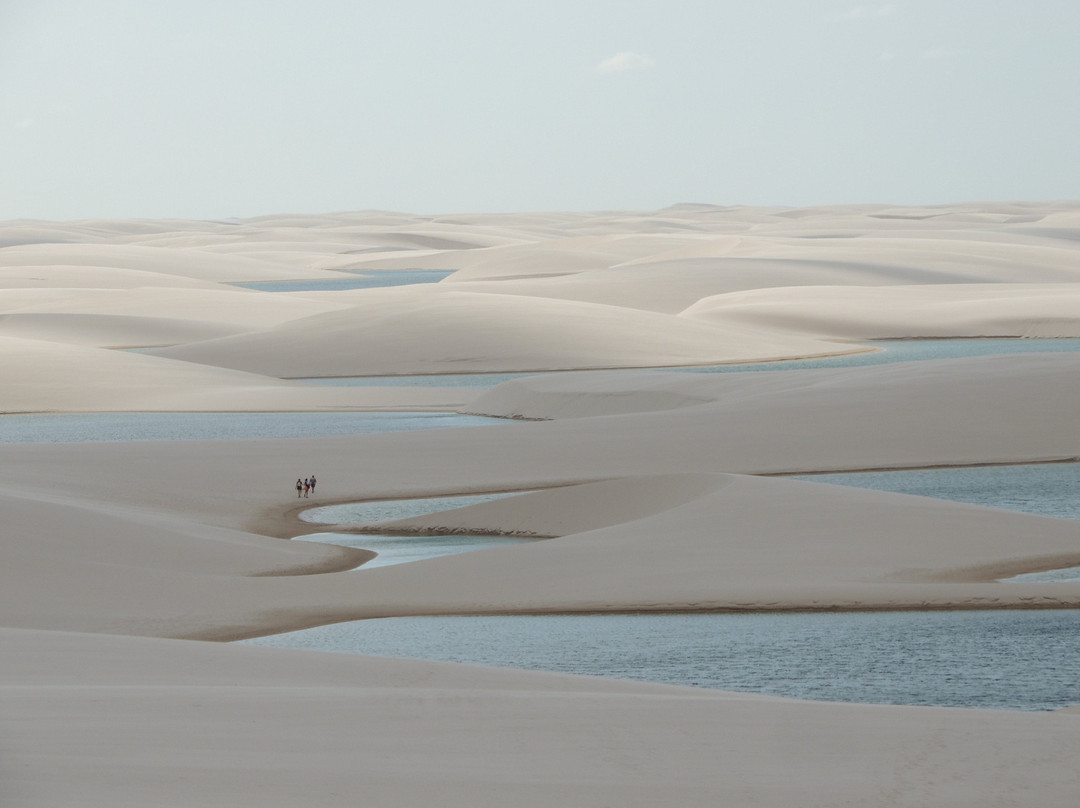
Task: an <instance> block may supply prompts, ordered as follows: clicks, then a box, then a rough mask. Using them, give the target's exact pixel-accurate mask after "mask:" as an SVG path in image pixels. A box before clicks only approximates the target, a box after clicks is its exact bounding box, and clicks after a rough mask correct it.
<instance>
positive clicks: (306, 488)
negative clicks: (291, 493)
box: [304, 477, 311, 497]
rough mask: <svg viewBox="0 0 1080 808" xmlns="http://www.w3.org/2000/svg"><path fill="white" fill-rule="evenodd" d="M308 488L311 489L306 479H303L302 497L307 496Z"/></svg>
mask: <svg viewBox="0 0 1080 808" xmlns="http://www.w3.org/2000/svg"><path fill="white" fill-rule="evenodd" d="M310 488H311V484H310V483H309V482H308V481H307V478H306V477H305V478H304V496H305V497H306V496H307V495H308V489H310Z"/></svg>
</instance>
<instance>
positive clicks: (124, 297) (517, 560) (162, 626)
mask: <svg viewBox="0 0 1080 808" xmlns="http://www.w3.org/2000/svg"><path fill="white" fill-rule="evenodd" d="M1078 233H1080V206H1076V205H1070V204H1066V203H1060V204H1056V205H1034V204H1031V205H1009V204H1001V205H981V206H980V205H969V206H952V207H941V208H934V209H889V208H883V207H880V206H857V207H856V206H853V207H848V208H829V209H816V210H805V211H792V210H783V209H776V210H762V209H744V208H737V209H722V208H711V207H708V206H680V207H676V208H672V209H668V210H665V211H659V212H656V213H652V214H631V213H626V214H605V215H602V216H599V215H585V214H547V215H536V216H518V217H513V216H502V217H499V216H494V217H485V216H459V217H452V218H451V217H447V218H440V217H412V216H406V215H402V214H356V215H341V216H336V217H276V218H275V217H264V218H262V219H259V220H250V221H247V222H238V223H237V222H234V223H212V222H82V223H63V224H56V223H44V222H21V223H12V224H10V225H8V226H0V244H5V245H8V246H6V247H4V248H3V249H0V372H2V375H0V378H2V379H3V384H2V385H0V411H3V412H85V411H110V410H113V411H116V410H122V411H136V410H159V411H160V410H164V411H168V410H195V411H198V410H232V411H243V410H266V411H274V410H330V409H336V410H345V409H428V410H440V409H441V410H462V411H468V412H474V413H483V414H488V415H494V416H499V417H503V418H516V419H544V420H540V421H535V422H508V423H503V424H500V425H497V426H492V427H484V428H478V429H455V430H438V431H431V432H417V433H399V434H392V435H367V436H364V435H356V436H345V437H333V438H294V439H262V440H248V441H183V442H132V443H103V444H39V445H2V444H0V459H2V460H3V462H2V463H0V519H2V522H0V524H2V531H3V532H2V543H0V554H2V558H0V562H2V563H0V642H2V643H3V647H4V654H3V663H2V664H3V668H2V670H0V678H2V680H3V684H4V687H3V688H2V693H0V695H2V697H3V698H4V699H5V706H4V708H3V709H4V714H5V717H7V718H8V720H7V721H5V722H4V724H3V729H2V730H0V732H2V735H0V761H2V763H0V766H2V767H3V769H2V772H0V774H2V783H3V785H2V786H0V789H2V791H0V796H2V797H3V798H4V800H3V801H4V804H5V805H7V804H11V805H27V806H30V805H33V806H41V805H49V806H53V805H79V806H84V805H90V806H95V805H109V806H114V805H146V804H161V805H189V804H222V805H248V804H250V805H296V804H305V805H339V804H340V805H347V804H350V805H351V804H356V802H357V799H358V798H360V797H358V795H362V797H363V800H366V802H367V803H368V804H378V805H415V804H416V803H417V802H419V801H420V800H425V801H427V802H432V803H435V804H440V805H477V804H503V803H507V802H514V803H515V804H525V805H552V804H565V805H606V804H620V805H655V804H657V803H660V802H663V803H665V804H678V805H717V804H741V805H766V806H770V805H776V806H780V805H784V806H788V805H792V804H799V805H832V804H837V803H852V804H888V805H927V804H932V805H957V806H967V805H972V804H979V803H982V802H987V803H991V804H992V803H993V801H995V800H996V801H997V802H998V803H1000V804H1009V805H1030V804H1039V805H1062V806H1065V805H1070V806H1071V805H1074V804H1075V798H1076V794H1077V793H1080V779H1078V778H1077V775H1076V774H1075V773H1074V771H1073V767H1072V765H1071V761H1072V760H1073V759H1074V758H1075V756H1076V753H1077V752H1078V751H1080V724H1078V723H1077V718H1076V715H1075V714H1072V713H1065V712H1063V713H1060V714H1054V715H1050V714H1039V715H1019V714H1010V713H1000V712H984V711H973V710H940V709H916V708H898V707H876V706H870V705H835V704H808V703H800V702H794V701H785V700H780V699H769V698H760V697H754V696H745V695H735V694H724V693H717V692H704V691H700V690H685V689H680V688H668V687H663V686H648V685H638V684H629V683H619V682H609V681H596V680H587V679H579V678H574V677H561V676H553V675H546V674H532V673H519V672H507V671H490V670H480V669H475V668H469V667H464V666H450V665H437V664H434V663H424V662H415V661H412V662H405V661H387V660H373V659H364V658H344V657H337V656H323V655H312V654H305V653H289V652H283V651H273V650H267V649H252V648H243V647H235V646H223V645H218V644H213V643H206V642H192V641H189V640H179V639H164V638H201V639H227V638H231V637H238V636H246V635H251V634H258V633H265V632H269V631H275V630H282V629H285V628H291V627H297V626H302V625H314V624H317V623H324V622H329V621H334V620H344V619H352V618H357V617H378V616H385V615H397V614H420V613H423V614H434V613H452V612H514V611H526V612H534V611H572V610H590V611H592V610H638V609H753V610H760V609H792V608H800V609H805V608H817V609H821V608H830V609H831V608H957V607H965V608H986V607H995V606H1008V607H1027V608H1030V607H1048V606H1067V607H1076V606H1080V585H1078V584H1053V585H1048V584H1039V585H1033V584H1027V585H1015V584H1002V583H997V582H996V579H997V578H999V577H1001V576H1003V575H1007V574H1012V573H1015V572H1021V571H1028V570H1034V569H1047V568H1053V567H1059V566H1066V565H1072V564H1080V534H1078V531H1077V528H1076V525H1075V524H1074V523H1073V522H1069V521H1063V520H1054V519H1047V518H1043V517H1035V516H1028V515H1023V514H1014V513H1004V512H1001V511H996V510H993V509H987V508H979V507H975V506H967V505H959V504H955V503H948V502H942V501H936V500H933V501H929V500H925V499H921V498H914V497H904V496H899V495H892V494H884V493H879V492H871V491H857V490H851V489H844V488H839V487H836V486H828V485H820V484H815V483H810V482H802V481H793V480H786V479H779V478H775V477H761V476H748V475H760V474H773V475H775V474H784V473H791V472H807V471H821V470H837V469H865V468H888V467H918V466H927V465H953V464H979V463H1001V462H1032V461H1062V460H1076V459H1077V458H1078V457H1080V428H1078V427H1077V424H1078V423H1080V419H1078V418H1077V416H1078V415H1080V408H1078V405H1077V403H1076V402H1077V401H1080V359H1077V358H1076V356H1077V355H1075V354H1061V355H1039V356H1009V357H986V358H973V359H957V360H945V361H939V362H918V363H908V364H898V365H890V366H880V367H874V368H859V369H848V370H831V371H806V372H791V371H789V372H785V373H760V374H739V375H714V376H700V375H683V374H676V373H661V372H655V371H651V372H646V371H620V372H619V373H618V374H611V373H608V372H604V371H596V372H590V373H572V374H571V373H568V374H552V375H549V376H544V377H538V378H534V379H524V380H521V381H516V382H509V383H507V384H504V385H502V386H500V387H499V388H497V389H495V390H493V391H491V392H488V393H477V392H476V391H472V390H468V389H463V388H422V389H410V388H407V387H390V386H385V387H376V388H326V387H317V386H313V385H305V384H302V383H299V382H295V381H289V379H293V378H297V377H306V376H338V375H350V374H364V373H369V374H370V373H375V374H378V373H414V372H444V373H453V372H461V371H464V370H472V371H476V370H532V369H545V370H571V369H581V368H605V367H621V366H637V367H645V366H662V365H673V364H701V363H711V362H725V361H732V362H734V361H747V360H760V359H779V358H784V357H798V356H809V355H821V354H830V353H833V354H836V353H847V352H852V351H861V350H866V349H865V348H864V347H862V346H858V345H854V344H852V343H851V342H845V340H848V341H850V340H862V339H868V338H882V337H888V338H902V337H919V336H951V337H959V336H1013V337H1025V336H1027V337H1032V336H1039V337H1075V336H1077V335H1078V334H1080V261H1078V260H1077V259H1078V257H1080V251H1078V249H1077V246H1076V245H1077V244H1080V239H1078V238H1077V235H1078ZM402 267H404V268H417V267H421V268H432V269H444V270H454V271H455V274H453V275H452V276H450V277H449V278H447V279H446V280H445V281H443V282H442V283H440V284H437V285H433V286H419V287H405V288H397V289H375V290H356V291H347V292H289V293H278V294H270V293H263V292H255V291H251V290H247V289H239V288H236V287H233V286H229V285H228V284H230V283H235V282H243V281H253V280H286V279H301V278H307V279H327V278H339V277H341V274H340V272H339V271H335V270H343V269H349V270H363V271H370V272H381V271H385V270H392V269H394V268H402ZM130 347H145V348H150V349H152V350H151V352H150V354H149V355H148V354H147V353H129V352H123V351H118V350H116V349H117V348H130ZM2 429H3V419H2V418H0V430H2ZM0 436H2V432H0ZM312 471H314V472H316V473H318V475H319V477H320V484H319V490H318V497H317V500H313V501H312V500H309V501H306V502H305V504H307V505H314V504H326V503H327V502H331V501H352V500H357V499H375V498H381V497H405V496H423V495H430V494H443V493H464V492H472V491H488V490H523V491H524V490H530V491H534V492H535V493H529V494H526V495H524V496H522V497H519V498H515V499H510V500H502V501H499V502H493V503H488V504H486V505H481V506H475V507H472V508H466V509H462V510H460V511H456V512H449V513H446V514H441V515H436V516H432V517H423V518H416V519H411V520H404V521H402V522H399V523H396V524H394V525H392V527H394V528H395V529H399V530H431V529H436V530H448V531H463V530H478V531H479V530H495V531H502V532H513V533H520V534H527V535H536V536H551V537H558V538H552V539H548V540H545V541H540V542H537V543H534V544H530V545H528V546H518V547H512V548H500V549H497V550H490V551H485V552H483V553H479V554H472V555H469V556H459V557H454V558H445V559H437V560H433V561H429V562H422V563H418V564H413V565H403V566H399V567H388V568H378V569H371V570H360V571H356V572H347V571H344V570H346V569H348V568H349V567H352V566H354V565H356V564H358V563H360V562H362V561H363V560H364V558H365V555H364V554H363V553H360V552H357V551H348V550H344V549H342V548H334V547H329V546H325V545H318V544H312V543H304V542H295V543H293V542H283V541H281V537H289V536H293V535H296V534H297V533H300V532H306V531H310V530H312V529H313V527H312V526H310V525H306V524H305V523H302V522H299V521H298V520H297V519H296V518H295V510H296V507H297V506H296V500H295V497H294V496H293V494H292V492H291V482H292V480H294V479H295V478H296V477H297V476H300V475H304V474H307V473H310V472H312ZM118 635H129V636H126V637H122V636H118ZM135 635H140V636H135ZM363 800H362V801H363Z"/></svg>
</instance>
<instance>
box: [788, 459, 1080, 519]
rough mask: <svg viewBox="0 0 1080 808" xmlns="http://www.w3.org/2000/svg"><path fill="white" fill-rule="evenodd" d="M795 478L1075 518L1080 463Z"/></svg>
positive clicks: (1079, 503)
mask: <svg viewBox="0 0 1080 808" xmlns="http://www.w3.org/2000/svg"><path fill="white" fill-rule="evenodd" d="M796 479H802V480H811V481H813V482H819V483H833V484H835V485H850V486H854V487H856V488H872V489H875V490H877V491H895V492H897V493H900V494H914V495H916V496H921V497H935V498H937V499H948V500H952V501H953V502H968V503H971V504H973V505H988V506H990V507H992V508H1004V509H1005V510H1010V511H1021V512H1023V513H1034V514H1038V515H1040V516H1053V517H1056V518H1058V519H1080V463H1032V464H1021V465H1010V466H966V467H963V468H947V469H918V470H911V471H871V472H859V473H855V474H803V475H798V476H797V477H796Z"/></svg>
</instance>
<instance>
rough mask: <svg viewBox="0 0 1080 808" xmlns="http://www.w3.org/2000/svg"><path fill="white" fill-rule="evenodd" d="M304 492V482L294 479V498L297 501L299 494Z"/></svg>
mask: <svg viewBox="0 0 1080 808" xmlns="http://www.w3.org/2000/svg"><path fill="white" fill-rule="evenodd" d="M303 490H304V482H303V480H301V479H300V478H299V477H297V478H296V496H297V498H298V499H299V497H300V492H301V491H303Z"/></svg>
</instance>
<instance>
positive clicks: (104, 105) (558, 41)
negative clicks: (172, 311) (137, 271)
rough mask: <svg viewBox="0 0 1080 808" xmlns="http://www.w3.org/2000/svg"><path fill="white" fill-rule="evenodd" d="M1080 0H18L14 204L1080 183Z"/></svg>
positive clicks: (454, 204) (1, 95) (2, 100)
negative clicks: (887, 0) (1079, 145)
mask: <svg viewBox="0 0 1080 808" xmlns="http://www.w3.org/2000/svg"><path fill="white" fill-rule="evenodd" d="M1078 43H1080V0H893V2H878V1H877V0H865V2H863V0H657V1H655V2H654V0H614V1H609V0H543V1H542V2H541V0H379V2H374V1H373V0H371V1H369V0H182V1H181V0H0V155H2V160H0V219H3V220H7V219H19V218H38V219H53V220H67V219H80V218H98V217H117V218H129V217H138V218H172V217H179V218H199V219H208V218H225V217H249V216H257V215H263V214H272V213H325V212H331V211H347V210H366V209H380V210H398V211H404V212H411V213H418V214H425V213H426V214H439V213H464V212H516V211H550V210H579V211H595V210H654V209H657V208H662V207H664V206H667V205H671V204H676V203H682V202H699V203H712V204H717V205H789V206H806V205H828V204H846V203H886V204H941V203H948V202H960V201H982V200H1032V201H1048V200H1058V199H1077V198H1080V153H1078V148H1077V147H1078V143H1080V138H1078V136H1077V133H1078V132H1080V45H1078Z"/></svg>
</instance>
